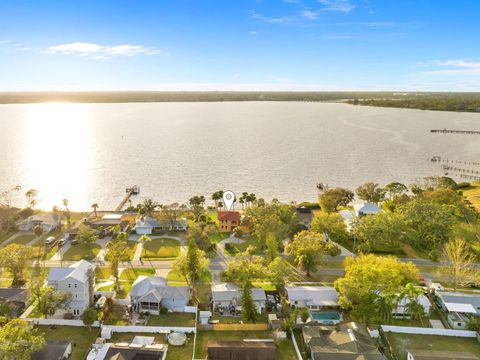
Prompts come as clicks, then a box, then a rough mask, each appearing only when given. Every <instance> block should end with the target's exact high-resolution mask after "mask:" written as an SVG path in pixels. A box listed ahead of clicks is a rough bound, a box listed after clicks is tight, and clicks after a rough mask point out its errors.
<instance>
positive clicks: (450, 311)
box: [435, 291, 480, 330]
mask: <svg viewBox="0 0 480 360" xmlns="http://www.w3.org/2000/svg"><path fill="white" fill-rule="evenodd" d="M435 294H436V302H437V305H438V306H439V307H440V308H441V309H442V310H443V311H445V312H446V313H447V320H448V322H449V323H450V325H451V326H452V327H453V328H454V329H460V330H461V329H466V327H467V323H468V320H469V317H470V316H478V315H479V314H480V294H474V293H462V292H450V291H436V292H435Z"/></svg>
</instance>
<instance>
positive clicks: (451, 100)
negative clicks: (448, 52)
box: [347, 93, 480, 112]
mask: <svg viewBox="0 0 480 360" xmlns="http://www.w3.org/2000/svg"><path fill="white" fill-rule="evenodd" d="M347 102H348V103H349V104H354V105H369V106H382V107H396V108H408V109H421V110H439V111H465V112H480V93H421V94H413V93H407V94H395V95H393V96H380V95H378V96H376V97H371V96H366V97H358V98H354V99H351V100H348V101H347Z"/></svg>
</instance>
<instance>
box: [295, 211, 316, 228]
mask: <svg viewBox="0 0 480 360" xmlns="http://www.w3.org/2000/svg"><path fill="white" fill-rule="evenodd" d="M312 220H313V211H312V209H310V208H307V207H304V206H302V207H298V208H295V223H296V224H300V225H303V226H305V228H306V229H310V225H311V224H312Z"/></svg>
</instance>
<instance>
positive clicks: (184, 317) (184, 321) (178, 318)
mask: <svg viewBox="0 0 480 360" xmlns="http://www.w3.org/2000/svg"><path fill="white" fill-rule="evenodd" d="M147 325H149V326H195V314H190V313H167V314H160V315H158V316H156V315H150V317H149V319H148V324H147Z"/></svg>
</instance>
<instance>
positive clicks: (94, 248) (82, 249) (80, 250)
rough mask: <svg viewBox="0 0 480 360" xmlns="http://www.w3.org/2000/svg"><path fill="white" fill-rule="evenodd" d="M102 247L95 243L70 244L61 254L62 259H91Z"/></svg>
mask: <svg viewBox="0 0 480 360" xmlns="http://www.w3.org/2000/svg"><path fill="white" fill-rule="evenodd" d="M101 249H102V247H101V246H100V245H97V244H95V243H82V244H77V245H72V247H71V248H70V249H68V250H67V251H66V252H65V254H63V260H67V261H78V260H81V259H84V260H92V259H94V258H95V257H96V256H97V255H98V253H99V252H100V250H101Z"/></svg>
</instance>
